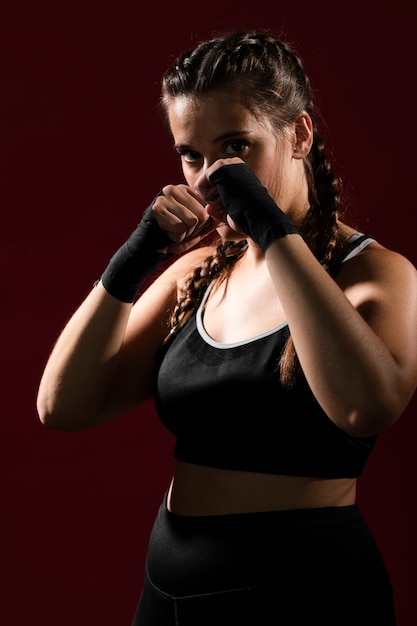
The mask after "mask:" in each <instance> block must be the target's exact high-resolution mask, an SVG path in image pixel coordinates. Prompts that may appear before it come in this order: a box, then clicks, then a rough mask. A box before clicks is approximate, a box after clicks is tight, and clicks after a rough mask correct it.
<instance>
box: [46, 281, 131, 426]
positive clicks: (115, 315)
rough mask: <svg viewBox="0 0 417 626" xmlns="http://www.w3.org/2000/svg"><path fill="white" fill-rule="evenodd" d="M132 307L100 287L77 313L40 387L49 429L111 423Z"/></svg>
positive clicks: (48, 363)
mask: <svg viewBox="0 0 417 626" xmlns="http://www.w3.org/2000/svg"><path fill="white" fill-rule="evenodd" d="M131 308H132V305H131V304H127V303H123V302H120V301H118V300H116V299H115V298H113V297H112V296H110V295H109V294H108V293H107V292H106V291H105V289H104V288H103V287H102V285H101V284H99V285H97V287H96V288H95V289H93V290H92V291H91V293H90V294H89V295H88V296H87V298H86V300H85V301H84V302H83V303H82V304H81V306H80V307H79V308H78V310H77V311H76V312H75V313H74V315H73V316H72V317H71V319H70V320H69V322H68V324H67V325H66V326H65V328H64V330H63V331H62V333H61V335H60V336H59V338H58V340H57V342H56V344H55V346H54V348H53V350H52V352H51V355H50V357H49V359H48V362H47V364H46V367H45V370H44V372H43V376H42V379H41V382H40V386H39V391H38V397H37V408H38V412H39V417H40V419H41V421H42V422H43V423H44V424H46V425H47V426H50V427H53V428H68V429H73V428H74V429H77V428H81V427H82V428H86V427H90V426H93V425H96V424H97V423H100V422H102V421H106V418H108V416H107V415H106V406H105V398H106V390H107V389H108V387H109V384H110V381H111V377H112V375H113V372H114V368H115V364H116V360H117V357H118V354H119V351H120V347H121V345H122V343H123V338H124V334H125V330H126V325H127V321H128V318H129V314H130V311H131ZM108 408H110V407H108Z"/></svg>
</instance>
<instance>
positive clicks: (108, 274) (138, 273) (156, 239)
mask: <svg viewBox="0 0 417 626" xmlns="http://www.w3.org/2000/svg"><path fill="white" fill-rule="evenodd" d="M158 195H159V194H158ZM157 197H158V196H157ZM155 200H156V198H155V199H154V200H153V202H152V203H151V204H150V205H149V206H148V208H147V209H146V211H144V213H143V215H142V219H141V221H140V222H139V224H138V226H137V228H136V229H135V230H134V231H133V233H132V234H131V235H130V237H129V239H128V240H127V241H126V242H125V243H124V244H123V245H122V246H121V247H120V248H119V249H118V250H117V252H116V253H115V254H114V255H113V256H112V258H111V259H110V261H109V264H108V265H107V267H106V269H105V271H104V272H103V274H102V276H101V278H100V279H99V280H101V282H102V284H103V287H104V288H105V290H106V291H107V292H108V293H109V294H110V295H112V296H113V297H114V298H116V299H117V300H121V301H122V302H129V303H131V302H133V301H134V299H135V296H136V294H137V292H138V290H139V287H140V286H141V285H142V283H143V282H144V281H145V279H146V278H147V277H148V276H149V274H151V272H152V271H153V270H154V269H156V267H157V266H158V265H159V264H160V263H161V262H162V261H163V260H164V259H166V258H167V257H168V256H170V255H169V254H165V253H163V252H158V250H160V249H161V248H166V247H167V246H168V245H169V244H170V243H172V241H171V239H170V237H168V235H167V234H166V233H165V232H164V231H163V230H161V228H160V227H159V224H158V222H157V221H156V218H155V216H154V214H153V211H152V206H153V204H154V202H155ZM99 280H98V281H96V283H95V284H97V283H98V282H99Z"/></svg>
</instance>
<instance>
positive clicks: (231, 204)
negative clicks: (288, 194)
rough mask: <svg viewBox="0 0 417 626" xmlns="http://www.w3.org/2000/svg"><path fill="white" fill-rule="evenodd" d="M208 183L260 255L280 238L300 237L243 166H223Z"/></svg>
mask: <svg viewBox="0 0 417 626" xmlns="http://www.w3.org/2000/svg"><path fill="white" fill-rule="evenodd" d="M210 181H211V182H212V183H213V184H214V185H216V187H217V191H218V192H219V196H220V200H221V202H222V204H223V206H224V208H225V209H226V211H227V213H228V214H229V215H230V217H231V218H232V220H233V221H234V222H235V223H236V225H237V226H238V227H239V228H240V229H241V230H242V231H243V232H244V233H246V234H247V235H248V236H249V237H250V238H251V239H253V241H254V242H255V243H257V244H258V245H259V246H260V247H261V249H262V252H264V253H265V251H266V249H267V248H268V247H269V246H270V245H271V243H272V242H273V241H275V240H276V239H279V238H280V237H285V235H289V234H300V233H299V231H298V229H297V227H296V226H295V225H294V224H293V223H292V222H291V220H290V219H289V218H288V217H287V216H286V214H285V213H284V212H283V211H282V210H281V209H280V208H279V207H278V206H277V204H276V203H275V202H274V200H273V199H272V198H271V196H270V195H269V194H268V192H267V190H266V189H265V187H263V186H262V184H261V183H260V181H259V180H258V178H257V177H256V176H255V174H254V173H253V172H252V171H251V170H250V169H249V167H248V166H247V165H246V163H232V164H231V165H223V166H222V167H220V168H219V169H218V170H216V171H215V172H214V173H213V174H212V175H211V176H210Z"/></svg>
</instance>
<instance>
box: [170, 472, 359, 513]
mask: <svg viewBox="0 0 417 626" xmlns="http://www.w3.org/2000/svg"><path fill="white" fill-rule="evenodd" d="M355 498H356V479H355V478H334V479H333V478H332V479H329V478H320V477H314V478H312V477H306V476H283V475H272V474H261V473H255V472H243V471H235V470H225V469H217V468H212V467H205V466H202V465H194V464H192V463H185V462H182V461H181V462H178V463H177V465H176V468H175V473H174V477H173V479H172V483H171V486H170V488H169V492H168V508H169V510H170V511H171V512H172V513H176V514H178V515H227V514H233V513H254V512H260V511H280V510H286V509H302V508H318V507H327V506H347V505H350V504H354V503H355Z"/></svg>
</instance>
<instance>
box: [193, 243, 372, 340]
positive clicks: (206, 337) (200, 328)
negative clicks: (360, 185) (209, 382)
mask: <svg viewBox="0 0 417 626" xmlns="http://www.w3.org/2000/svg"><path fill="white" fill-rule="evenodd" d="M362 236H363V233H355V234H354V235H352V236H351V237H350V239H349V244H350V243H352V242H353V241H355V240H356V239H358V238H359V237H362ZM374 242H375V239H373V238H372V237H369V238H367V239H364V240H363V241H361V242H360V243H359V244H358V245H357V246H356V248H354V249H353V250H351V251H350V252H349V254H347V255H346V257H345V258H344V259H343V261H342V262H343V263H344V262H345V261H348V260H349V259H352V258H353V257H354V256H356V255H357V254H359V252H362V250H364V249H365V248H366V246H368V245H369V244H370V243H374ZM214 282H215V281H213V282H211V283H210V285H209V286H208V287H207V289H206V291H205V294H204V296H203V299H202V300H201V302H200V305H199V307H198V309H197V311H196V326H197V330H198V333H199V334H200V336H201V338H202V339H203V341H205V342H206V343H207V344H209V345H210V346H212V347H213V348H218V349H219V350H222V349H223V350H224V349H230V348H237V347H239V346H244V345H246V344H248V343H252V342H254V341H258V340H259V339H263V338H264V337H268V336H269V335H273V334H274V333H276V332H278V331H279V330H281V329H282V328H284V327H285V326H288V322H286V321H285V322H282V323H281V324H279V326H275V328H272V329H271V330H267V331H266V332H264V333H261V334H260V335H255V336H254V337H250V338H249V339H244V340H242V341H236V342H234V343H221V342H219V341H215V340H214V339H213V338H212V337H210V335H209V334H208V333H207V332H206V329H205V328H204V322H203V312H204V307H205V304H206V302H207V299H208V297H209V295H210V292H211V290H212V288H213V286H214Z"/></svg>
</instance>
